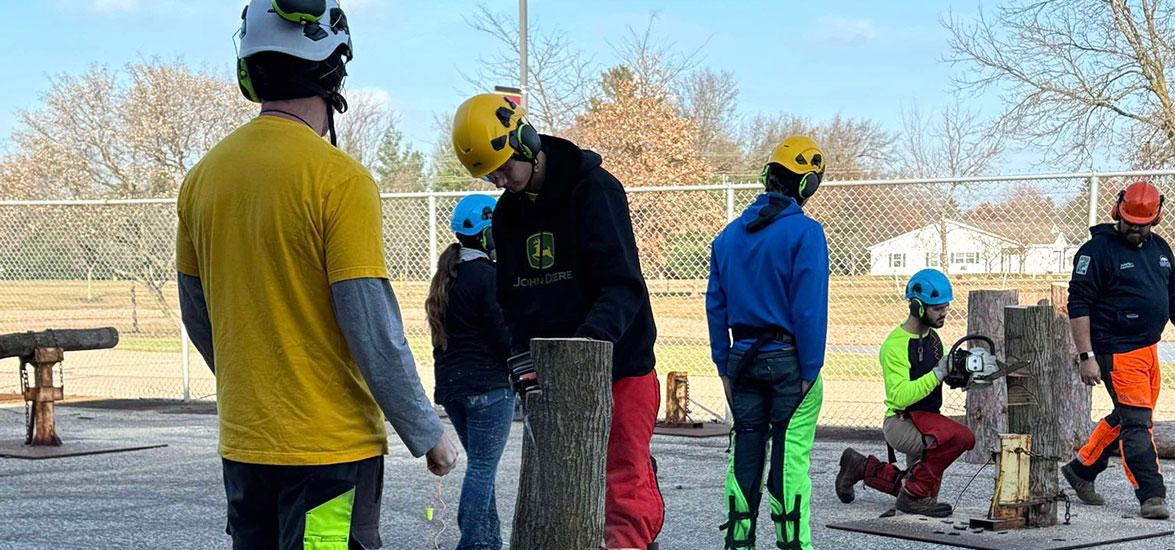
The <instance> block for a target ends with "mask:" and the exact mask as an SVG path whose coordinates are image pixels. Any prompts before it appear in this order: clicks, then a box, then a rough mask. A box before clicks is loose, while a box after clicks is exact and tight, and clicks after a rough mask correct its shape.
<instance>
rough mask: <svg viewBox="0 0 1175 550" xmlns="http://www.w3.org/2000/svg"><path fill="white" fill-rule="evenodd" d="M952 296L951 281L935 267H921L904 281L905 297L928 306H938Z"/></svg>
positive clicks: (949, 299) (948, 300)
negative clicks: (920, 269)
mask: <svg viewBox="0 0 1175 550" xmlns="http://www.w3.org/2000/svg"><path fill="white" fill-rule="evenodd" d="M953 298H954V293H953V292H952V291H951V281H950V279H947V276H946V275H944V274H943V272H941V271H939V270H937V269H923V270H922V271H919V272H917V273H915V274H914V276H913V277H910V282H908V283H906V299H907V300H918V301H919V302H922V303H923V304H925V305H928V306H938V305H942V304H945V303H947V302H950V301H951V299H953Z"/></svg>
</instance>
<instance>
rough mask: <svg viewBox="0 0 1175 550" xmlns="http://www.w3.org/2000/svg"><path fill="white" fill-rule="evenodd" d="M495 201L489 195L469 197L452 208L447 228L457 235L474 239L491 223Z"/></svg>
mask: <svg viewBox="0 0 1175 550" xmlns="http://www.w3.org/2000/svg"><path fill="white" fill-rule="evenodd" d="M495 203H496V201H495V199H494V198H493V197H491V196H489V195H469V196H467V197H465V198H463V199H461V200H460V201H458V202H457V206H455V207H454V208H453V220H452V221H451V222H450V223H449V227H451V228H452V229H453V232H454V233H456V234H458V235H465V236H467V237H476V236H477V235H480V234H481V232H482V231H485V230H486V228H487V227H489V226H490V225H491V224H492V223H493V219H494V204H495Z"/></svg>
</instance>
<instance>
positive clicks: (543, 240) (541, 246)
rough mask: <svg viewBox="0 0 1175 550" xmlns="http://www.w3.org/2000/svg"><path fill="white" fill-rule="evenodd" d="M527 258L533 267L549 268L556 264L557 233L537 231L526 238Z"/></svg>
mask: <svg viewBox="0 0 1175 550" xmlns="http://www.w3.org/2000/svg"><path fill="white" fill-rule="evenodd" d="M526 259H527V260H529V261H530V267H531V268H532V269H547V268H550V267H551V266H553V265H555V235H554V234H552V233H547V232H545V231H544V232H541V233H535V234H534V235H531V236H529V237H527V238H526Z"/></svg>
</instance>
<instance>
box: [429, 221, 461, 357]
mask: <svg viewBox="0 0 1175 550" xmlns="http://www.w3.org/2000/svg"><path fill="white" fill-rule="evenodd" d="M459 263H461V244H460V243H453V244H451V245H449V247H448V248H446V249H445V251H444V252H441V257H440V258H437V272H436V273H435V274H433V276H432V282H431V283H429V285H428V298H427V299H426V300H425V301H424V311H425V312H426V313H427V314H428V328H429V329H430V330H431V331H432V345H433V347H437V348H440V349H442V350H443V349H445V348H447V347H449V337H448V335H447V334H445V311H447V310H448V309H449V288H451V287H452V286H453V281H454V280H456V279H457V264H459Z"/></svg>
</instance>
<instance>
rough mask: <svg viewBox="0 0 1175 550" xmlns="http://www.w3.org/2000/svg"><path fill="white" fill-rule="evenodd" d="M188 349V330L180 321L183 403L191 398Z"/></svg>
mask: <svg viewBox="0 0 1175 550" xmlns="http://www.w3.org/2000/svg"><path fill="white" fill-rule="evenodd" d="M189 347H190V345H189V342H188V329H187V327H185V326H184V322H183V321H182V320H181V321H180V358H181V359H180V365H181V366H182V367H183V373H184V374H183V375H184V401H188V400H190V399H191V398H192V390H191V386H192V379H191V367H192V359H191V354H190V353H189V351H188V348H189Z"/></svg>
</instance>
